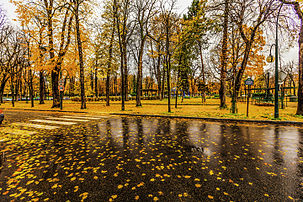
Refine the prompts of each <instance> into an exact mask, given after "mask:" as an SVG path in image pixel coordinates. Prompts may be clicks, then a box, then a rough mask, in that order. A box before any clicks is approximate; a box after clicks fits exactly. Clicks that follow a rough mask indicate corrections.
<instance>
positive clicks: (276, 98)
mask: <svg viewBox="0 0 303 202" xmlns="http://www.w3.org/2000/svg"><path fill="white" fill-rule="evenodd" d="M282 6H283V3H282V4H281V5H280V8H279V12H278V15H277V21H276V45H275V48H276V51H275V54H276V58H275V119H277V118H279V81H278V77H279V40H278V26H279V16H280V12H281V9H282Z"/></svg>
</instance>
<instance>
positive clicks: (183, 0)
mask: <svg viewBox="0 0 303 202" xmlns="http://www.w3.org/2000/svg"><path fill="white" fill-rule="evenodd" d="M190 4H191V0H177V6H176V7H177V11H178V13H180V14H181V13H182V14H183V13H185V12H186V10H187V8H188V6H190ZM0 5H1V6H3V8H4V9H5V10H6V12H7V16H8V19H10V21H11V20H12V19H13V18H16V14H15V6H14V5H13V4H12V3H10V2H9V0H1V2H0Z"/></svg>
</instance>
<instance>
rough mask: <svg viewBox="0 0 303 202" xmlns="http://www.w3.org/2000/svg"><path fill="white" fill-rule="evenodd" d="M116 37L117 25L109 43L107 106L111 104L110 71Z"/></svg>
mask: <svg viewBox="0 0 303 202" xmlns="http://www.w3.org/2000/svg"><path fill="white" fill-rule="evenodd" d="M114 37H115V26H113V30H112V36H111V39H110V45H109V53H108V56H109V58H108V64H107V72H106V106H109V105H110V104H109V87H110V72H111V68H112V59H113V43H114Z"/></svg>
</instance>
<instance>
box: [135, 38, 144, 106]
mask: <svg viewBox="0 0 303 202" xmlns="http://www.w3.org/2000/svg"><path fill="white" fill-rule="evenodd" d="M144 43H145V39H142V41H141V46H140V51H139V60H138V76H137V90H136V91H137V95H136V106H137V107H139V106H142V103H141V93H142V63H143V61H142V60H143V50H144Z"/></svg>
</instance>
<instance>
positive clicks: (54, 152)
mask: <svg viewBox="0 0 303 202" xmlns="http://www.w3.org/2000/svg"><path fill="white" fill-rule="evenodd" d="M0 149H1V150H3V151H4V150H5V153H6V157H5V159H6V161H5V163H4V167H3V169H2V171H1V173H0V187H1V188H2V189H1V188H0V194H1V195H2V198H3V199H5V200H9V199H14V198H15V199H16V200H20V199H21V200H29V199H32V198H38V199H41V200H43V199H49V200H51V201H62V200H63V199H64V200H71V201H77V200H81V199H83V198H84V199H85V198H86V199H87V200H88V201H107V200H117V201H133V200H135V199H138V200H157V199H159V200H160V201H201V200H210V199H214V200H222V201H227V200H232V201H241V200H248V201H253V200H257V201H264V200H269V201H286V200H291V199H292V198H294V199H297V200H303V196H302V187H303V180H302V179H303V178H302V177H303V159H302V157H303V128H296V127H282V126H270V125H267V126H263V127H262V126H260V125H244V124H241V125H237V124H223V123H209V122H203V121H197V120H182V119H156V118H143V119H141V118H127V117H115V118H108V119H107V118H103V119H102V120H101V121H98V122H97V121H96V122H94V124H92V125H90V124H83V125H82V126H72V127H66V129H65V130H64V131H61V133H57V134H49V133H48V134H42V136H41V134H40V136H39V137H37V138H34V139H33V141H29V142H22V143H20V142H19V143H18V140H15V142H14V144H13V143H11V144H5V145H4V144H0ZM2 161H3V160H2ZM1 195H0V196H1ZM22 197H23V199H22ZM0 198H1V197H0Z"/></svg>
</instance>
